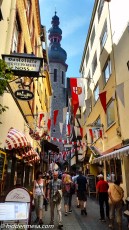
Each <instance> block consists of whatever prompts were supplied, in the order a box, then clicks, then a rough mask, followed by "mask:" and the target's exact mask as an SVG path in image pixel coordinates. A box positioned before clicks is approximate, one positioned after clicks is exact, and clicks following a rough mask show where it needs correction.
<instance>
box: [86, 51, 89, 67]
mask: <svg viewBox="0 0 129 230" xmlns="http://www.w3.org/2000/svg"><path fill="white" fill-rule="evenodd" d="M88 61H89V47H88V48H87V52H86V65H87V63H88Z"/></svg>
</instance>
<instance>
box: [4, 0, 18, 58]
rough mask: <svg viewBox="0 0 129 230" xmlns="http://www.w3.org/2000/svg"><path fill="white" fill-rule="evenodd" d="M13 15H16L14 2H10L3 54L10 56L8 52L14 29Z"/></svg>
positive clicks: (14, 0)
mask: <svg viewBox="0 0 129 230" xmlns="http://www.w3.org/2000/svg"><path fill="white" fill-rule="evenodd" d="M15 15H16V0H11V9H10V15H9V18H8V19H7V21H8V29H7V36H6V46H5V54H10V50H11V46H12V35H13V29H14V21H15Z"/></svg>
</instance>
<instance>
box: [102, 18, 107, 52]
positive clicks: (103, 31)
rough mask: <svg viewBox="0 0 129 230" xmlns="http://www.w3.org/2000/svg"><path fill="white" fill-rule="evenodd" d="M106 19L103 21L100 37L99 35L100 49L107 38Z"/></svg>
mask: <svg viewBox="0 0 129 230" xmlns="http://www.w3.org/2000/svg"><path fill="white" fill-rule="evenodd" d="M107 35H108V34H107V21H106V22H105V23H104V27H103V30H102V34H101V37H100V46H101V49H102V48H103V47H104V45H105V43H106V40H107Z"/></svg>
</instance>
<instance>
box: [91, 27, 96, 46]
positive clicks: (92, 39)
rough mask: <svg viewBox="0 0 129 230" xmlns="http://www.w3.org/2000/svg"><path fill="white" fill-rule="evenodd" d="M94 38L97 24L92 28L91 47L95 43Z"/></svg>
mask: <svg viewBox="0 0 129 230" xmlns="http://www.w3.org/2000/svg"><path fill="white" fill-rule="evenodd" d="M94 39H95V26H94V28H93V30H92V34H91V38H90V43H91V47H92V45H93V42H94Z"/></svg>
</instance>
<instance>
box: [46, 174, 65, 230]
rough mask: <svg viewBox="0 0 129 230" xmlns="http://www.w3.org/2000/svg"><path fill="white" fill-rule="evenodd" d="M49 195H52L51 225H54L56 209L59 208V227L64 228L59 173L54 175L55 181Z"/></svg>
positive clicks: (51, 184)
mask: <svg viewBox="0 0 129 230" xmlns="http://www.w3.org/2000/svg"><path fill="white" fill-rule="evenodd" d="M49 194H50V216H51V222H50V224H54V209H55V206H56V208H57V215H58V223H59V225H58V227H59V228H61V227H63V224H62V212H61V198H62V181H61V179H58V172H57V171H55V172H54V173H53V179H52V180H50V183H49Z"/></svg>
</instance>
